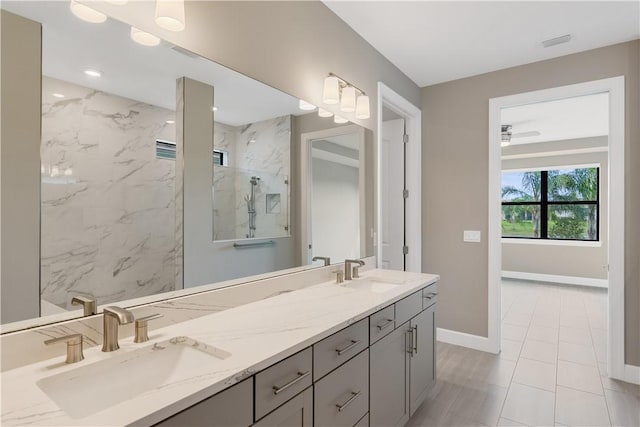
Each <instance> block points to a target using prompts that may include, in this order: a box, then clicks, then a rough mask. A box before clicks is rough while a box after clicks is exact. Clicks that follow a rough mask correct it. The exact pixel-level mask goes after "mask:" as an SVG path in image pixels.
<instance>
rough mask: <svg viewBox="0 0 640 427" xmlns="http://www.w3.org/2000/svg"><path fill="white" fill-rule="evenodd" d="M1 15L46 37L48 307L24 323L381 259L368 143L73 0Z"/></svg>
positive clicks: (44, 272)
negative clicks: (81, 11) (35, 25)
mask: <svg viewBox="0 0 640 427" xmlns="http://www.w3.org/2000/svg"><path fill="white" fill-rule="evenodd" d="M1 7H2V9H3V10H5V11H8V12H11V13H14V14H17V15H20V16H23V17H25V18H28V19H30V20H32V21H36V22H39V23H41V25H42V105H41V123H34V124H33V125H34V126H41V129H42V140H41V153H40V157H41V158H40V160H41V161H40V164H41V170H40V174H41V191H40V194H34V195H33V197H34V198H38V197H39V198H40V201H41V203H40V207H41V247H40V254H41V257H40V259H41V262H40V277H41V279H40V284H39V286H40V299H39V300H38V301H26V302H25V301H20V302H16V304H26V305H31V306H35V307H36V308H37V312H39V313H40V318H39V319H35V320H33V322H32V323H31V324H28V323H27V324H26V323H24V322H21V325H23V326H33V325H36V324H46V323H51V322H54V321H58V320H62V319H69V318H72V317H79V316H81V315H82V308H81V307H80V306H77V305H74V304H73V303H72V302H73V299H74V297H85V298H91V299H95V300H96V301H97V303H98V304H99V305H100V306H103V305H108V304H114V303H117V304H119V305H122V306H127V305H130V304H135V302H132V301H133V300H134V299H139V298H141V297H148V296H153V295H157V296H158V299H161V298H163V294H165V293H167V292H174V291H177V290H185V292H187V289H188V288H192V289H197V287H199V286H201V285H211V284H215V283H220V286H225V283H228V282H226V281H229V280H232V279H241V278H243V277H247V276H254V275H257V274H265V273H270V274H280V273H281V272H283V271H285V270H286V271H291V270H290V269H292V268H294V269H295V268H300V269H302V268H309V267H315V266H319V265H322V262H313V261H312V259H313V257H315V256H330V257H331V259H332V263H338V262H342V261H343V260H344V259H345V258H354V257H355V258H358V257H365V256H372V255H373V239H372V234H373V218H372V215H373V214H372V212H373V211H374V209H373V194H374V191H373V184H372V183H373V182H374V180H373V173H374V169H373V164H374V162H373V153H374V151H375V150H374V147H373V137H372V132H371V131H370V130H366V129H363V128H360V127H358V126H356V125H353V124H350V123H344V124H336V123H335V122H334V119H333V118H321V117H319V116H318V113H317V111H316V110H314V109H312V110H309V109H308V108H313V107H312V106H311V107H309V106H307V105H305V104H304V103H301V102H300V100H299V99H297V98H294V97H292V96H291V95H289V94H286V93H283V92H281V91H279V90H277V89H275V88H273V87H270V86H268V85H265V84H263V83H261V82H258V81H255V80H253V79H251V78H249V77H247V76H244V75H242V74H240V73H237V72H235V71H233V70H231V69H228V68H226V67H224V66H223V65H220V64H218V63H215V62H212V61H210V60H208V59H205V58H202V57H199V56H197V55H194V54H193V53H191V52H189V51H186V50H184V49H182V48H180V47H177V46H175V45H172V44H171V43H168V42H166V41H163V40H159V39H158V40H155V39H154V38H152V37H151V38H146V39H144V38H143V39H142V41H144V42H146V44H147V45H141V44H139V43H137V42H136V41H134V37H133V36H134V34H133V32H135V31H136V30H135V29H132V28H131V27H130V26H129V25H127V24H125V23H123V22H120V21H117V20H114V19H112V18H108V19H107V20H106V21H105V22H102V23H100V24H92V23H88V22H85V21H82V20H80V19H78V18H77V17H76V16H74V15H73V14H72V13H71V11H70V7H69V2H66V1H55V2H49V1H29V2H24V1H5V2H2V6H1ZM3 13H4V12H3ZM139 40H140V39H139ZM225 43H231V44H232V43H233V40H227V41H225ZM282 66H283V67H286V64H282ZM301 107H302V108H301ZM204 110H207V111H204ZM3 143H16V142H9V141H6V142H5V141H3ZM303 159H304V160H303ZM347 236H348V238H347ZM279 272H280V273H279ZM10 285H11V284H5V283H3V286H10ZM173 295H175V293H174V294H173ZM138 301H139V300H138ZM25 312H29V310H25ZM31 312H33V311H31ZM27 317H33V316H23V317H17V318H15V319H3V323H4V326H3V332H6V331H10V330H12V328H11V324H8V323H12V322H17V321H24V320H27ZM14 329H15V328H14Z"/></svg>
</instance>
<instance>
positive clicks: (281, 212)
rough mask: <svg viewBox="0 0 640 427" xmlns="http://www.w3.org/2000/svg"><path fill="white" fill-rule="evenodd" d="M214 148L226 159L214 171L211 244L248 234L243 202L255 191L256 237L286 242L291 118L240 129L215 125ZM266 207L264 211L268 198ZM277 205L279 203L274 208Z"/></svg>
mask: <svg viewBox="0 0 640 427" xmlns="http://www.w3.org/2000/svg"><path fill="white" fill-rule="evenodd" d="M216 129H217V130H214V135H215V136H214V147H215V148H216V149H221V150H226V151H228V153H229V158H230V160H229V166H228V167H216V168H215V169H214V188H215V191H214V235H215V238H216V240H226V239H243V238H246V237H247V233H248V232H249V214H248V209H247V201H246V199H245V198H246V197H247V196H248V195H249V194H250V193H251V184H250V179H251V177H252V176H258V177H260V180H259V181H258V185H257V186H256V189H255V206H256V212H257V215H256V233H255V237H282V236H288V235H289V231H288V226H289V212H288V209H289V203H288V199H289V185H288V184H287V183H286V181H288V179H289V176H290V173H291V171H290V164H291V163H290V162H291V160H290V149H291V116H282V117H276V118H274V119H269V120H264V121H261V122H256V123H250V124H248V125H244V126H238V127H230V126H226V125H221V124H219V123H216ZM268 194H272V195H276V196H272V197H271V202H272V203H271V204H270V205H269V208H267V195H268ZM277 200H279V202H277Z"/></svg>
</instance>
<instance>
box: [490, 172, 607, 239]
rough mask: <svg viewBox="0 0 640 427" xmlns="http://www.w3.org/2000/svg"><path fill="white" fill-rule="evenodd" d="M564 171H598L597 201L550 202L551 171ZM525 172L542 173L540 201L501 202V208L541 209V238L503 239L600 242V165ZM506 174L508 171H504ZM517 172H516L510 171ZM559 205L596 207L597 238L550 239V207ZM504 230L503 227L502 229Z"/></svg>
mask: <svg viewBox="0 0 640 427" xmlns="http://www.w3.org/2000/svg"><path fill="white" fill-rule="evenodd" d="M563 169H565V170H566V169H574V170H575V169H595V170H596V194H597V196H596V200H571V201H568V200H549V171H550V170H563ZM521 171H523V172H540V201H537V202H536V201H530V202H508V201H507V202H501V206H539V207H540V237H526V236H504V235H502V234H501V238H503V239H523V240H535V241H538V240H542V241H544V240H553V241H558V242H600V165H592V166H573V165H571V166H554V167H548V168H544V169H522V170H521ZM503 172H506V171H503ZM510 172H515V171H510ZM558 205H595V206H596V218H597V222H596V238H595V239H593V240H591V239H559V238H556V237H549V207H550V206H558ZM501 228H502V227H501Z"/></svg>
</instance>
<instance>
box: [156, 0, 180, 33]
mask: <svg viewBox="0 0 640 427" xmlns="http://www.w3.org/2000/svg"><path fill="white" fill-rule="evenodd" d="M156 24H158V25H159V26H160V27H162V28H164V29H165V30H169V31H182V30H184V0H156Z"/></svg>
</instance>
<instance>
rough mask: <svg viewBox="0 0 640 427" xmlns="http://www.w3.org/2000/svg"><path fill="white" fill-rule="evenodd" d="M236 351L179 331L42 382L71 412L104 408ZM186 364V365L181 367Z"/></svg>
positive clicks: (192, 374) (73, 414) (188, 376)
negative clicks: (218, 346) (179, 335)
mask: <svg viewBox="0 0 640 427" xmlns="http://www.w3.org/2000/svg"><path fill="white" fill-rule="evenodd" d="M229 356H231V353H228V352H226V351H224V350H221V349H219V348H216V347H212V346H208V345H206V344H203V343H201V342H199V341H195V340H193V339H191V338H188V337H175V338H171V339H169V340H167V341H163V342H160V343H156V344H153V345H149V346H147V347H144V348H141V349H139V350H135V351H132V352H127V353H124V352H123V353H122V354H117V353H114V355H113V357H109V358H107V359H104V360H101V361H99V362H95V363H92V364H90V365H85V366H82V362H81V363H80V364H79V365H78V368H76V369H72V370H70V371H66V372H63V373H60V374H57V375H52V376H50V377H47V378H43V379H41V380H40V381H38V382H37V384H38V387H40V389H41V390H42V391H44V392H45V393H46V394H47V396H49V397H50V398H51V399H52V400H53V401H54V402H55V403H56V404H57V405H58V406H59V407H60V409H62V410H63V411H65V412H66V413H67V414H68V415H69V416H70V417H71V418H74V419H78V418H84V417H86V416H89V415H92V414H94V413H97V412H100V411H103V410H105V409H107V408H110V407H112V406H114V405H117V404H119V403H121V402H124V401H126V400H130V399H132V398H135V397H136V396H139V395H140V394H142V393H145V392H147V391H151V390H154V389H157V388H161V387H163V386H166V385H169V384H173V383H176V382H178V383H179V382H180V381H188V380H189V379H191V378H193V377H196V376H198V375H200V374H202V371H203V368H204V369H206V367H207V366H215V364H216V362H217V361H218V360H222V359H226V358H227V357H229ZM178 367H180V369H176V368H178Z"/></svg>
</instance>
